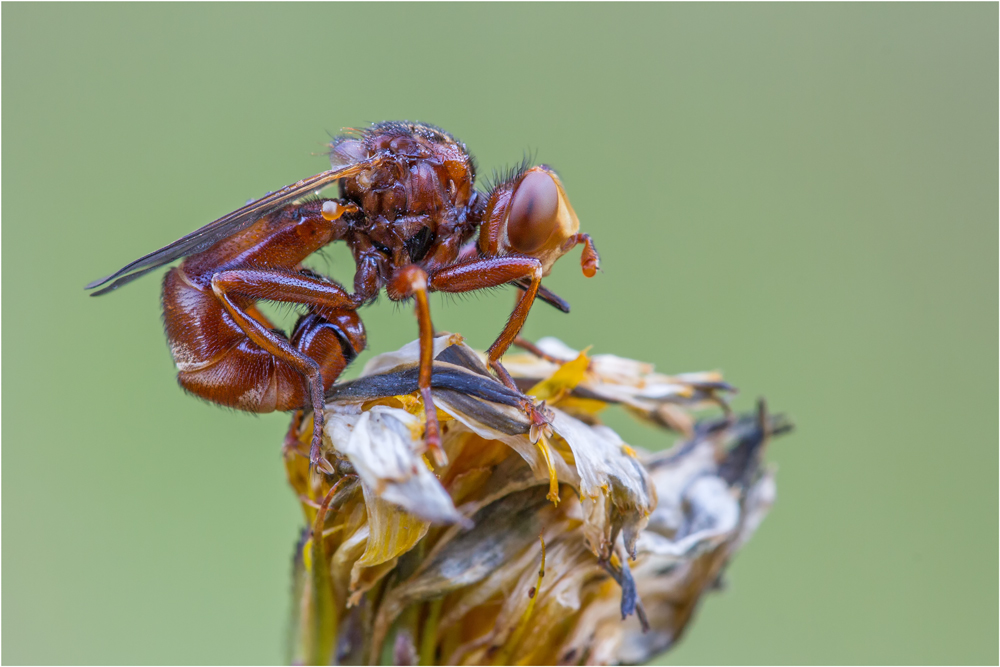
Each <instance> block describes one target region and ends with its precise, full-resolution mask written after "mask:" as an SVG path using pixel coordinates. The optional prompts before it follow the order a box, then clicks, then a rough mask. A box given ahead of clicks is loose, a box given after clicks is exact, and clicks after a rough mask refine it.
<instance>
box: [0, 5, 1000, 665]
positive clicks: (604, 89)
mask: <svg viewBox="0 0 1000 667" xmlns="http://www.w3.org/2000/svg"><path fill="white" fill-rule="evenodd" d="M2 19H3V22H2V23H3V35H2V37H3V41H2V49H3V54H2V55H3V129H4V133H3V149H2V150H3V195H4V198H3V223H4V224H3V251H2V253H3V254H2V259H3V306H2V315H3V321H5V322H6V323H7V324H6V325H5V326H4V328H3V337H4V340H5V341H6V343H5V344H4V348H3V381H4V385H5V386H6V388H7V389H6V391H5V392H4V396H3V431H2V435H3V443H4V446H3V463H4V466H3V583H4V586H3V609H4V612H5V613H4V614H3V638H4V643H3V653H2V659H3V662H4V663H218V662H221V663H232V662H237V663H273V662H276V661H280V660H281V659H282V656H283V652H282V651H283V641H284V639H283V633H284V630H285V626H286V614H287V610H288V604H289V597H288V593H289V577H288V574H289V568H290V557H291V553H292V543H293V540H294V539H295V537H296V534H297V531H298V529H299V527H300V523H301V522H300V517H299V512H298V510H297V507H296V503H295V501H294V500H293V498H292V496H291V494H290V492H289V490H288V489H287V488H286V486H285V482H284V479H283V471H282V466H281V464H280V459H279V454H278V449H279V443H280V440H281V437H282V434H283V433H284V430H285V428H286V426H287V418H286V416H284V415H281V414H277V415H265V416H262V417H259V418H254V417H250V416H246V415H243V414H237V413H233V412H227V411H225V410H222V409H219V408H216V407H213V406H210V405H207V404H205V403H202V402H200V401H198V400H195V399H192V398H190V397H187V396H185V395H183V394H182V392H181V391H180V390H179V389H178V388H177V386H176V384H175V382H174V371H173V367H172V364H171V361H170V356H169V353H168V351H167V348H166V345H165V343H164V339H163V333H162V330H161V323H160V313H159V281H158V279H157V278H153V277H149V278H146V279H144V280H141V281H139V282H137V283H135V284H134V285H131V286H129V287H128V288H127V289H124V290H121V291H120V292H118V293H115V294H113V295H111V296H108V297H104V298H101V299H90V298H88V297H87V296H86V294H85V293H84V291H83V289H82V288H83V285H84V284H85V283H87V282H88V281H90V280H92V279H94V278H97V277H99V276H103V275H105V274H107V273H109V272H110V271H112V270H114V269H116V268H118V267H120V266H121V265H123V264H124V263H126V262H127V261H129V260H132V259H134V258H136V257H138V256H139V255H141V254H144V253H146V252H148V251H151V250H153V249H155V248H157V247H159V246H161V245H164V244H165V243H167V242H169V241H172V240H173V239H175V238H177V237H179V236H181V235H182V234H184V233H186V232H188V231H191V230H193V229H194V228H196V227H198V226H200V225H202V224H204V223H205V222H207V221H209V220H211V219H213V218H215V217H217V216H219V215H221V214H224V213H226V212H228V211H230V210H232V209H234V208H236V207H238V206H240V205H242V204H243V202H245V201H246V200H247V199H249V198H252V197H257V196H260V195H261V194H263V193H264V192H266V191H268V190H273V189H276V188H277V187H279V186H281V185H284V184H287V183H290V182H292V181H295V180H297V179H299V178H301V177H304V176H307V175H311V174H313V173H316V172H318V171H321V170H322V169H324V168H325V164H326V162H325V159H324V157H323V155H322V153H323V149H324V142H325V141H327V134H326V132H327V131H330V132H336V131H337V130H338V129H339V128H340V127H342V126H360V125H364V124H365V123H368V122H372V121H379V120H385V119H400V118H408V119H419V120H425V121H429V122H433V123H436V124H438V125H441V126H442V127H445V128H447V129H448V130H449V131H451V132H453V133H454V134H455V135H456V136H458V137H460V138H461V139H462V140H464V141H465V142H467V144H468V145H469V147H470V148H471V149H472V150H473V151H474V153H475V154H476V156H477V157H478V158H479V160H480V164H481V165H483V167H484V169H483V173H484V174H488V173H489V169H490V167H494V166H497V167H499V166H504V165H509V164H513V163H515V162H517V161H519V160H520V159H521V157H522V154H523V153H524V152H525V151H537V159H538V160H539V161H542V162H546V163H550V164H552V165H554V166H555V167H556V168H558V169H559V171H560V173H561V174H562V177H563V180H564V182H565V184H566V187H567V190H568V192H569V194H570V196H571V199H572V202H573V205H574V206H575V208H576V211H577V213H578V214H579V216H580V220H581V222H582V225H583V227H584V229H585V231H588V232H590V233H591V234H592V235H593V236H594V238H595V239H596V240H597V244H598V247H599V249H600V251H601V253H602V258H603V267H604V272H603V273H601V274H599V275H598V276H597V277H596V278H594V279H591V280H587V279H585V278H584V277H583V276H582V275H581V274H580V271H579V268H578V265H577V262H576V259H575V255H574V257H573V259H570V260H564V261H563V262H561V263H560V265H559V266H558V267H557V268H556V271H555V272H554V274H553V276H552V277H551V279H549V280H548V281H547V284H548V285H549V286H551V287H552V288H553V289H554V290H556V291H557V292H558V293H560V294H561V295H563V296H564V297H566V298H567V299H568V300H569V301H570V302H572V304H573V312H572V314H571V315H563V314H561V313H558V312H556V311H555V310H554V309H552V308H549V307H547V306H545V305H544V304H543V305H539V306H537V307H536V308H535V310H534V312H533V314H532V317H531V319H530V321H529V323H528V326H527V329H526V333H527V334H528V336H529V337H532V338H538V337H541V336H543V335H556V336H559V337H561V338H563V340H565V341H566V342H567V343H569V344H570V345H574V346H577V347H583V346H586V345H590V344H593V345H594V349H595V351H597V352H614V353H618V354H622V355H627V356H632V357H635V358H639V359H645V360H649V361H653V362H655V363H656V364H657V365H658V368H660V369H661V370H664V371H677V372H680V371H691V370H703V369H713V368H720V369H723V370H724V371H725V373H726V377H727V379H729V380H730V381H731V382H733V383H735V384H736V385H738V386H739V387H740V388H741V389H742V393H741V394H740V396H739V397H738V400H737V405H738V406H739V407H740V408H741V409H747V408H750V407H751V406H752V404H753V401H754V399H755V397H757V396H760V395H764V396H766V397H767V398H768V400H769V401H770V404H771V406H772V408H773V409H775V410H779V411H786V412H788V413H790V414H791V416H792V417H793V418H794V419H795V421H796V423H797V425H798V430H797V432H796V434H795V435H794V436H792V437H788V438H784V439H781V440H779V441H777V442H775V443H774V446H773V447H772V450H771V453H770V458H771V460H772V461H774V462H775V463H776V464H779V465H780V473H779V477H778V483H779V500H778V503H777V505H776V506H775V508H774V511H773V513H772V514H771V516H770V517H769V518H768V520H767V521H766V522H765V523H764V524H763V526H762V528H761V530H760V531H759V533H758V534H757V536H756V537H755V538H754V540H753V541H752V542H751V543H750V544H749V545H748V547H747V548H746V549H745V551H744V552H743V553H741V554H740V556H739V557H738V559H737V560H736V562H735V563H734V565H733V567H732V569H731V570H730V573H729V577H728V588H727V590H726V591H725V592H724V593H722V594H716V595H712V596H711V597H710V598H709V599H708V600H707V601H706V604H704V606H703V607H702V609H701V611H700V614H699V617H698V618H697V619H696V622H695V623H694V625H693V626H692V628H691V631H690V633H689V634H688V636H687V637H686V638H685V639H684V640H683V641H682V642H681V644H680V645H679V646H678V648H677V649H676V650H675V652H673V653H671V654H669V655H668V656H666V658H665V660H667V661H668V662H675V663H676V662H682V663H728V662H737V663H857V662H860V663H936V662H942V663H996V662H997V660H998V653H997V650H998V649H997V646H998V631H997V627H998V597H997V591H998V578H997V563H998V550H997V545H998V515H997V507H998V505H997V501H998V489H997V486H998V478H997V470H998V445H997V435H998V433H997V421H996V416H997V413H996V412H994V411H995V410H996V409H997V403H998V396H997V385H998V383H997V374H996V373H997V371H996V369H997V367H998V357H997V340H998V335H997V333H998V332H997V321H998V310H997V303H998V294H997V282H995V281H996V280H997V276H998V271H997V269H998V266H997V248H998V233H997V232H998V205H997V202H998V186H997V183H998V169H997V155H998V154H997V147H998V132H997V118H998V108H997V99H998V86H997V81H998V68H997V57H998V43H997V21H998V9H997V5H996V4H993V3H988V4H965V5H954V4H949V5H938V4H920V5H905V4H894V5H891V6H890V5H869V4H846V5H845V4H837V5H786V4H781V5H742V4H741V5H726V4H711V5H702V6H691V5H650V4H643V5H615V6H609V5H571V4H558V5H544V6H540V5H527V4H518V5H476V6H472V5H458V4H446V5H417V4H406V5H392V4H375V5H366V6H354V5H339V4H332V5H327V4H308V5H290V6H289V5H284V6H275V5H267V4H254V5H239V4H225V5H191V4H181V5H158V4H143V5H129V4H108V5H84V4H74V5H62V4H54V3H53V4H9V3H5V4H4V5H3V8H2ZM328 265H329V268H330V270H332V272H333V274H334V275H335V276H338V277H340V278H346V277H349V276H350V269H351V264H350V260H349V258H348V257H347V256H346V254H345V252H344V251H343V249H342V248H338V249H335V250H334V251H332V252H331V253H329V256H328V260H323V259H320V260H319V262H318V264H317V266H318V267H319V268H321V269H324V270H326V268H328ZM511 300H512V296H511V295H510V294H509V293H500V294H495V293H491V294H486V295H483V296H480V297H477V298H473V299H464V300H457V301H448V300H445V299H436V300H435V301H434V302H433V304H432V306H433V308H434V309H435V310H434V314H435V324H436V325H437V326H438V327H439V328H441V329H448V330H452V331H459V332H461V333H462V334H464V335H465V336H466V337H467V339H469V340H470V342H471V343H472V344H473V345H475V346H478V347H480V348H483V347H486V346H487V345H489V343H490V342H491V341H492V340H493V337H494V336H495V335H496V333H497V332H498V331H499V330H500V327H501V325H502V322H503V321H504V319H505V317H506V315H507V313H508V312H509V308H510V306H511ZM365 321H366V323H367V326H368V330H369V340H370V343H371V347H372V348H373V349H374V350H377V351H385V350H390V349H395V348H396V347H397V346H399V345H401V344H402V343H404V342H406V341H408V340H410V339H412V338H414V337H415V336H416V333H417V329H416V324H415V322H414V320H413V318H412V315H411V314H410V312H409V308H402V309H400V308H394V307H393V306H392V305H391V304H388V303H381V304H379V305H378V306H376V307H373V308H370V309H368V310H367V311H366V313H365ZM612 419H613V422H614V424H615V425H616V426H619V427H620V428H621V430H622V432H623V435H624V436H625V437H626V439H627V440H628V441H630V442H632V443H634V444H637V445H641V446H645V447H662V446H665V445H666V444H669V443H668V441H667V440H666V439H665V438H664V437H663V436H662V435H661V434H657V433H655V432H653V431H651V430H647V429H645V428H643V427H641V426H638V425H635V424H632V423H630V422H629V421H628V420H627V419H625V418H622V417H620V416H619V417H613V418H612Z"/></svg>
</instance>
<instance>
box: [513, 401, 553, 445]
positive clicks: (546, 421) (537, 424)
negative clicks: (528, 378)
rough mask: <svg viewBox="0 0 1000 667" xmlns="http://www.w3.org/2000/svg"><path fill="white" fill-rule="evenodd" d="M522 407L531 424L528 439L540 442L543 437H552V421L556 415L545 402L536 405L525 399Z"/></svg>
mask: <svg viewBox="0 0 1000 667" xmlns="http://www.w3.org/2000/svg"><path fill="white" fill-rule="evenodd" d="M520 407H521V410H522V411H523V412H524V414H525V415H527V417H528V421H529V422H530V426H529V427H528V439H529V440H531V442H533V443H534V442H538V439H539V438H541V437H542V436H543V435H544V436H545V437H546V438H548V437H550V436H551V435H552V420H553V418H555V415H554V414H552V411H551V410H549V409H548V408H547V407H546V406H545V401H542V402H541V403H538V404H537V405H536V404H535V402H534V401H532V400H531V399H530V398H527V397H525V398H524V400H522V401H521V406H520Z"/></svg>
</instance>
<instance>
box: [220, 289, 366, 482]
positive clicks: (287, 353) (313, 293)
mask: <svg viewBox="0 0 1000 667" xmlns="http://www.w3.org/2000/svg"><path fill="white" fill-rule="evenodd" d="M212 291H213V292H214V293H215V296H216V298H218V299H219V301H220V302H222V305H223V307H224V308H225V309H226V312H227V313H229V315H230V317H232V318H233V321H235V322H236V324H237V326H239V327H240V329H242V330H243V332H244V333H245V334H246V335H247V337H248V338H250V340H252V341H253V342H254V343H256V344H257V345H259V346H260V347H261V348H262V349H264V350H265V351H267V352H269V353H270V354H272V355H274V357H275V358H277V359H280V360H281V361H283V362H285V363H286V364H288V365H289V366H290V367H292V368H293V369H295V370H296V371H298V372H299V373H300V374H301V375H302V377H303V378H304V379H305V381H306V384H307V386H308V389H309V404H308V407H311V408H312V409H313V438H312V446H311V447H310V449H309V462H310V465H314V466H317V467H318V468H319V469H320V470H322V471H323V472H327V473H329V472H332V471H333V468H332V467H331V466H330V463H329V462H328V461H326V459H324V458H322V450H321V445H322V442H323V406H324V399H323V393H324V390H325V387H324V386H323V384H324V383H323V376H322V374H321V372H320V365H319V363H317V362H316V360H314V359H311V358H310V357H308V356H306V355H305V354H303V353H302V352H300V351H299V350H297V349H295V347H293V346H292V344H291V343H290V342H289V340H288V339H287V338H285V337H284V336H281V335H279V334H277V333H275V332H274V331H272V330H271V329H269V328H268V327H266V326H264V325H263V324H262V323H261V322H260V321H258V320H257V319H255V318H253V317H251V316H250V315H249V314H248V313H247V312H246V307H245V306H244V307H241V306H240V305H238V303H237V300H239V297H243V299H244V300H252V301H257V300H260V299H266V300H268V301H281V302H286V303H301V304H305V305H307V306H310V307H311V308H313V309H314V310H315V312H317V313H320V314H324V313H326V314H329V315H330V317H334V313H336V312H338V311H343V310H352V309H353V308H354V301H353V299H352V298H351V296H350V295H349V294H348V293H347V292H345V291H344V289H343V288H342V287H340V285H337V284H336V283H333V282H326V281H324V280H320V279H318V278H315V277H312V276H309V275H303V274H301V273H294V272H287V271H277V270H265V269H235V270H230V271H221V272H219V273H217V274H215V275H214V276H212ZM234 297H236V300H234ZM362 347H363V345H362ZM303 407H305V406H303Z"/></svg>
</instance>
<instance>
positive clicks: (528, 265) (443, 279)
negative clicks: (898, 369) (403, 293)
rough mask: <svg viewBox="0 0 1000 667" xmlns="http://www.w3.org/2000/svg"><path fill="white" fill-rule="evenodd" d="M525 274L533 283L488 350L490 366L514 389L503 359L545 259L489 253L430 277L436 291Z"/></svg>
mask: <svg viewBox="0 0 1000 667" xmlns="http://www.w3.org/2000/svg"><path fill="white" fill-rule="evenodd" d="M522 278H530V279H531V284H530V285H529V286H528V288H527V289H526V290H525V291H524V293H523V294H522V295H521V298H520V299H518V301H517V304H516V305H515V306H514V312H512V313H511V314H510V318H508V320H507V325H506V326H505V327H504V328H503V331H501V332H500V335H499V336H498V337H497V339H496V341H494V343H493V345H491V346H490V349H489V350H488V351H487V353H486V355H487V360H488V362H489V365H490V367H491V368H493V370H494V371H496V372H497V375H498V376H499V377H500V379H501V380H502V381H503V382H504V384H506V385H507V386H509V387H510V388H511V389H517V387H516V386H515V385H514V382H513V380H511V379H510V375H508V373H507V371H505V370H503V366H501V365H500V361H499V359H500V357H502V356H503V354H504V352H506V351H507V348H509V347H510V344H511V343H512V342H514V338H516V337H517V334H518V332H519V331H521V327H523V326H524V322H525V320H527V319H528V312H529V311H530V310H531V304H532V303H534V301H535V296H536V295H537V294H538V288H539V287H540V286H541V284H542V263H541V262H539V261H538V260H537V259H535V258H533V257H517V256H510V257H489V258H484V259H477V260H474V261H471V262H468V263H466V264H458V265H455V266H451V267H448V268H447V269H442V270H441V271H438V272H437V273H434V274H432V275H431V279H430V288H431V289H432V290H433V291H435V292H471V291H473V290H477V289H485V288H487V287H499V286H501V285H506V284H507V283H509V282H512V281H515V280H519V279H522Z"/></svg>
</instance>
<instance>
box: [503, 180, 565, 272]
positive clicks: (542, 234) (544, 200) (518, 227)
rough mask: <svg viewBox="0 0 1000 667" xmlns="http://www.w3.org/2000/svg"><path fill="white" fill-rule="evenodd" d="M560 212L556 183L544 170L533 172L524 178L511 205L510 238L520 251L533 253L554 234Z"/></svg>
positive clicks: (508, 226)
mask: <svg viewBox="0 0 1000 667" xmlns="http://www.w3.org/2000/svg"><path fill="white" fill-rule="evenodd" d="M558 211H559V191H558V190H557V189H556V183H555V181H554V180H552V177H551V176H549V175H548V174H547V173H545V172H544V171H529V172H528V173H527V175H525V177H524V178H523V179H522V180H521V183H520V185H518V187H517V190H515V191H514V198H513V201H511V204H510V215H509V216H508V217H507V238H508V239H510V243H511V245H512V246H514V249H515V250H517V251H519V252H524V253H530V252H533V251H535V250H537V249H538V248H540V247H541V246H542V245H544V244H545V242H546V241H547V240H548V239H549V237H550V236H552V231H553V230H554V229H555V227H556V213H557V212H558Z"/></svg>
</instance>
